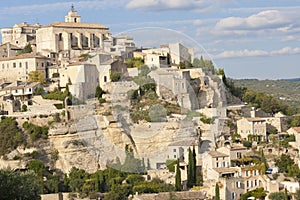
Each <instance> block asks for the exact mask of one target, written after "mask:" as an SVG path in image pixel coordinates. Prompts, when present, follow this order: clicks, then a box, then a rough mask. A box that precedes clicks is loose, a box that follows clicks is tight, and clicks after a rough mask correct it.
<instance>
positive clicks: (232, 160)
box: [202, 145, 279, 200]
mask: <svg viewBox="0 0 300 200" xmlns="http://www.w3.org/2000/svg"><path fill="white" fill-rule="evenodd" d="M202 160H203V178H204V185H205V186H207V187H208V188H209V189H208V194H209V195H210V196H214V188H215V184H216V183H218V184H219V186H220V197H221V199H222V200H228V199H230V200H237V199H239V198H240V195H241V194H244V193H246V192H248V191H250V190H254V189H256V188H260V187H263V188H265V189H266V190H267V189H270V192H274V191H275V192H276V191H278V189H279V187H278V183H274V182H272V181H270V179H269V178H268V177H267V176H265V175H263V174H262V173H263V171H262V167H263V165H258V164H254V163H253V162H252V159H251V158H249V157H246V149H244V148H243V147H241V146H239V145H234V146H232V147H230V146H227V147H222V148H219V149H217V150H214V151H210V152H206V153H204V154H203V157H202ZM237 161H238V162H237ZM212 188H213V189H212Z"/></svg>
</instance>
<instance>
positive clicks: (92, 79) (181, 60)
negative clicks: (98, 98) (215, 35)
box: [0, 6, 300, 200]
mask: <svg viewBox="0 0 300 200" xmlns="http://www.w3.org/2000/svg"><path fill="white" fill-rule="evenodd" d="M1 35H2V44H1V45H0V106H1V107H0V114H1V115H3V114H12V113H14V112H18V111H21V108H22V105H27V104H28V101H27V100H28V99H30V98H31V97H32V96H33V95H34V94H35V92H36V90H37V89H38V88H40V87H41V84H40V83H37V82H29V81H28V80H29V74H30V72H32V71H37V72H39V73H40V74H41V75H42V76H43V78H44V79H45V80H47V81H48V82H50V83H51V84H52V85H54V86H55V87H57V88H59V89H61V90H64V89H65V88H66V86H67V85H68V87H69V91H70V92H71V93H72V95H74V96H75V97H77V98H78V99H82V100H85V99H88V98H91V97H94V94H95V91H96V87H97V86H98V85H99V86H100V87H102V88H105V87H106V84H107V83H108V82H111V81H112V80H111V75H112V74H113V73H121V74H123V75H125V76H135V75H137V69H127V66H126V64H125V62H124V59H127V58H132V57H135V58H141V59H143V61H144V63H145V65H147V66H149V67H150V68H154V67H155V68H158V70H155V71H152V72H150V73H149V76H150V77H151V78H153V79H154V80H155V82H156V83H157V88H156V90H157V91H156V92H157V95H158V96H159V97H160V98H162V99H166V100H169V101H174V102H175V103H177V104H178V105H180V106H181V107H184V108H188V109H192V110H196V109H199V102H198V100H197V99H196V96H193V94H192V93H193V92H194V91H193V90H192V88H191V87H190V86H189V84H188V83H189V81H190V80H191V79H192V78H193V74H198V75H199V74H201V75H202V78H203V80H201V81H202V82H203V83H204V86H205V85H206V84H207V82H208V78H207V77H205V74H203V72H202V70H201V69H189V70H184V69H180V68H185V67H182V66H186V67H187V66H188V65H189V64H190V63H191V62H192V60H193V58H194V52H193V50H192V49H189V48H187V47H185V46H183V45H182V44H180V43H173V44H167V45H161V46H160V47H159V48H150V49H137V48H136V46H135V44H134V41H133V38H130V37H128V36H126V35H119V36H116V37H113V36H112V35H111V34H110V32H109V28H108V27H106V26H104V25H101V24H92V23H83V22H81V16H80V15H78V13H77V11H75V10H74V7H73V6H72V8H71V9H70V11H69V12H68V15H67V16H65V21H64V22H54V23H52V24H49V25H46V26H41V25H39V24H27V23H25V22H24V23H22V24H16V25H14V26H13V27H12V28H3V29H1ZM28 44H30V45H31V47H32V49H33V52H32V53H27V54H21V55H18V54H19V52H20V50H22V49H23V48H24V47H25V46H26V45H28ZM198 75H197V76H198ZM198 77H199V76H198ZM174 96H175V97H176V98H175V99H174ZM197 102H198V103H197ZM228 109H229V108H228ZM239 109H241V110H242V108H239ZM287 121H288V117H286V116H284V115H282V114H280V113H278V114H275V115H274V116H267V115H262V114H261V113H259V111H257V110H255V109H252V110H251V111H250V112H249V115H248V116H247V115H246V114H245V115H244V116H243V117H242V118H241V119H239V120H237V133H238V134H239V135H240V136H241V139H242V140H251V142H261V141H265V142H267V141H268V140H269V138H268V136H269V133H270V132H269V130H270V129H276V130H277V131H278V133H287V134H290V135H291V134H293V135H295V138H296V142H295V143H294V144H292V146H293V147H294V148H295V149H298V152H300V146H299V144H300V127H295V128H290V129H288V126H287ZM227 140H228V142H224V141H223V143H222V142H221V143H220V144H222V145H219V147H215V148H211V149H209V150H208V151H203V149H202V148H203V146H202V141H201V140H188V141H179V142H174V143H171V144H170V145H169V146H168V157H167V158H166V159H179V160H180V170H181V171H182V172H181V174H182V177H181V180H182V184H183V185H185V184H186V181H187V166H188V164H189V163H188V149H189V148H195V150H196V152H197V162H196V163H197V167H198V169H199V170H201V171H202V175H203V181H204V190H205V191H206V194H207V195H208V196H211V197H213V196H214V194H215V185H216V184H218V185H219V187H220V197H221V199H224V200H225V199H226V200H229V199H230V200H237V199H239V198H240V196H241V195H242V194H244V193H246V192H248V191H251V190H254V189H256V188H260V187H263V188H264V190H265V191H267V192H268V194H270V193H272V192H277V191H279V188H280V184H279V183H278V182H277V181H275V180H271V179H270V178H269V177H268V176H267V175H265V174H264V172H263V170H262V168H263V166H262V165H261V164H257V163H256V162H254V158H253V157H251V154H250V152H251V150H249V149H248V148H247V147H244V146H243V145H242V144H233V143H232V141H231V138H227ZM203 152H204V153H203ZM299 156H300V155H298V157H299ZM299 166H300V162H299ZM157 168H158V169H157V170H154V171H151V170H150V171H149V172H148V173H150V174H151V175H150V176H158V177H160V178H162V177H164V176H165V177H166V178H165V180H166V181H167V182H170V183H174V179H173V178H170V176H169V173H168V172H167V170H166V169H159V168H161V166H159V167H157ZM282 184H283V183H282ZM284 184H285V186H284V187H286V188H287V190H288V191H290V192H294V191H295V190H296V189H297V188H299V184H297V183H295V184H294V185H295V186H294V185H292V184H290V183H284ZM291 185H292V186H291Z"/></svg>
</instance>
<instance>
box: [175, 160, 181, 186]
mask: <svg viewBox="0 0 300 200" xmlns="http://www.w3.org/2000/svg"><path fill="white" fill-rule="evenodd" d="M175 188H176V191H181V190H182V185H181V172H180V167H179V159H177V164H176V174H175Z"/></svg>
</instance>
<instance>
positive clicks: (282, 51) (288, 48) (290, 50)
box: [270, 47, 300, 55]
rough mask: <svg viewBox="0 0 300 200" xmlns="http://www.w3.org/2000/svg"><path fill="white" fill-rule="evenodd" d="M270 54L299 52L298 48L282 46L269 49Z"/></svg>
mask: <svg viewBox="0 0 300 200" xmlns="http://www.w3.org/2000/svg"><path fill="white" fill-rule="evenodd" d="M270 54H271V55H291V54H300V48H292V47H283V48H282V49H279V50H275V51H271V53H270Z"/></svg>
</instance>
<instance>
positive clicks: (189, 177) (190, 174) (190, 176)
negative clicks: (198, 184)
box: [187, 148, 194, 188]
mask: <svg viewBox="0 0 300 200" xmlns="http://www.w3.org/2000/svg"><path fill="white" fill-rule="evenodd" d="M193 162H194V161H193V153H192V151H191V149H190V148H189V163H188V164H189V165H188V170H187V186H188V187H189V188H191V187H193V179H194V177H193V165H194V164H193Z"/></svg>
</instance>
